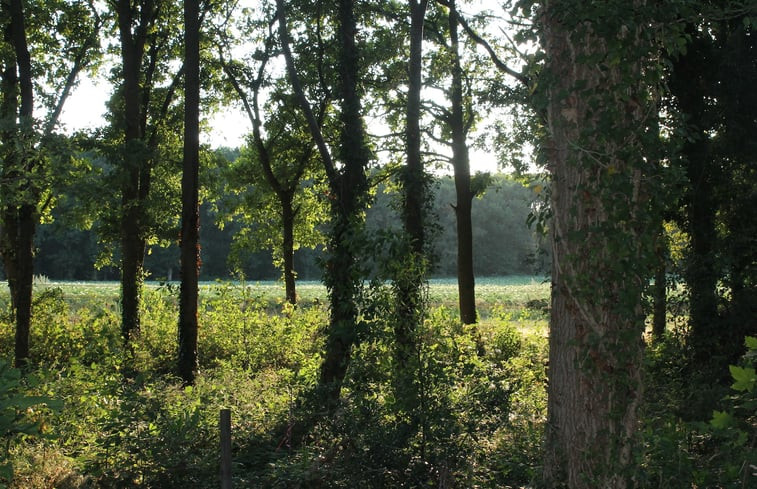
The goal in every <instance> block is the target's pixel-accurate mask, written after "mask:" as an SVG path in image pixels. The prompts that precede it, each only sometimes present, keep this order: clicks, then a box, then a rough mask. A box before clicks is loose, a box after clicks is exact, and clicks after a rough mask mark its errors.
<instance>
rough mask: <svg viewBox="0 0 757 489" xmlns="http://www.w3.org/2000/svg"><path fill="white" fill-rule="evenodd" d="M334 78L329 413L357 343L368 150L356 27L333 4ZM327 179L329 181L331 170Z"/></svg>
mask: <svg viewBox="0 0 757 489" xmlns="http://www.w3.org/2000/svg"><path fill="white" fill-rule="evenodd" d="M337 7H338V22H339V27H338V35H339V40H340V43H339V44H340V45H339V58H338V63H339V74H340V78H341V84H340V95H341V99H342V112H341V122H342V130H341V134H340V159H341V161H342V162H343V163H344V168H343V169H342V170H341V172H340V173H339V174H338V176H336V177H335V178H332V179H330V186H331V191H332V192H334V193H335V196H336V198H335V199H334V200H333V201H332V214H333V218H334V223H333V226H332V232H331V236H330V237H329V244H330V250H329V256H328V258H327V262H326V278H325V281H326V286H327V288H328V290H329V299H330V302H331V319H330V324H329V330H328V332H327V334H326V352H325V355H324V359H323V363H322V364H321V374H320V385H321V387H322V388H323V389H324V390H323V392H324V398H323V402H324V405H325V406H324V407H326V408H327V409H328V411H329V412H333V410H334V409H335V408H336V406H337V405H338V401H339V396H340V393H341V388H342V382H343V381H344V376H345V374H346V372H347V367H348V366H349V361H350V353H351V350H352V347H353V345H354V343H355V342H356V339H357V337H356V330H357V327H358V305H357V300H358V297H359V292H360V289H361V287H362V281H363V278H364V276H365V273H364V271H363V270H362V269H361V261H362V259H363V256H362V255H363V254H364V250H362V249H361V245H360V243H359V242H358V241H359V237H360V236H361V234H362V233H363V226H364V219H363V217H362V214H363V211H364V210H365V208H366V206H367V204H368V179H367V176H366V173H365V172H366V168H367V167H368V162H369V160H370V157H371V156H370V150H369V148H368V144H367V135H366V131H365V125H364V123H363V118H362V107H361V100H360V93H359V92H358V71H359V65H358V64H359V55H360V53H359V50H358V48H357V46H356V43H355V35H356V33H357V24H356V21H355V14H354V12H353V2H352V1H350V0H339V2H338V6H337ZM327 173H331V174H332V175H334V172H333V168H332V169H327Z"/></svg>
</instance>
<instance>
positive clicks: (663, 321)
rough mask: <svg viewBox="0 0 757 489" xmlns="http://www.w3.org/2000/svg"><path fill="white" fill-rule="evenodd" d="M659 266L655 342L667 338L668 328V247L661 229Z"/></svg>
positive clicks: (654, 297) (656, 288) (655, 305)
mask: <svg viewBox="0 0 757 489" xmlns="http://www.w3.org/2000/svg"><path fill="white" fill-rule="evenodd" d="M656 248H657V266H656V267H655V275H654V289H653V300H654V311H653V315H652V337H653V338H654V339H655V340H659V339H662V337H663V336H665V328H666V326H667V321H668V320H667V314H668V307H667V299H668V280H667V266H666V265H667V261H668V246H667V242H666V237H665V231H664V230H663V229H662V227H660V232H659V234H658V237H657V246H656Z"/></svg>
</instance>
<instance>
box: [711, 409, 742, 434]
mask: <svg viewBox="0 0 757 489" xmlns="http://www.w3.org/2000/svg"><path fill="white" fill-rule="evenodd" d="M735 421H736V420H735V418H734V417H733V415H732V414H730V413H727V412H725V411H713V412H712V419H711V420H710V425H712V427H713V428H717V429H721V430H723V429H726V428H728V427H730V426H733V425H734V423H735Z"/></svg>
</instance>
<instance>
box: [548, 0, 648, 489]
mask: <svg viewBox="0 0 757 489" xmlns="http://www.w3.org/2000/svg"><path fill="white" fill-rule="evenodd" d="M635 8H636V6H635V4H634V3H631V2H629V3H628V4H627V5H626V4H617V5H614V6H613V7H608V8H603V9H602V10H601V12H600V11H599V10H598V9H596V8H593V6H592V5H588V4H585V3H583V2H578V1H570V0H565V1H549V2H546V3H544V4H543V7H542V11H541V13H540V17H539V22H540V27H541V29H542V35H543V46H544V50H545V55H546V58H545V67H544V72H543V74H542V76H543V79H542V81H541V83H542V84H543V87H544V90H545V92H544V94H545V95H546V101H545V105H544V107H543V113H545V114H546V122H547V131H548V136H547V140H546V141H545V144H544V148H545V151H546V156H547V159H548V166H549V171H550V173H551V187H550V188H551V204H552V212H553V219H552V221H551V223H550V226H551V238H552V247H553V266H552V309H551V319H550V334H549V386H548V405H547V410H548V419H547V425H546V426H547V431H546V442H545V452H544V465H543V467H544V468H543V479H544V480H543V485H544V487H549V488H554V487H566V488H570V489H583V488H585V489H596V488H599V487H601V488H603V489H625V488H628V487H631V486H632V480H631V476H632V474H631V471H632V467H633V463H634V456H633V446H634V437H635V430H636V426H637V410H638V406H639V402H640V400H641V395H642V385H641V360H642V341H641V335H642V332H643V330H644V316H643V314H642V310H641V294H642V291H643V288H644V285H645V284H646V282H647V280H648V278H649V276H650V273H651V265H652V263H653V262H654V259H655V257H654V248H653V246H652V244H653V243H654V232H655V231H656V230H657V228H656V227H655V226H653V225H652V223H654V222H655V221H654V220H652V219H651V216H650V212H649V211H648V202H646V200H645V198H644V195H645V192H644V180H643V176H644V172H645V166H644V165H645V164H646V163H645V161H646V160H645V158H644V156H645V148H644V127H645V119H644V118H645V117H646V116H647V115H648V114H650V113H653V111H649V107H647V106H646V105H647V102H645V101H646V100H648V99H649V94H648V93H646V87H645V85H644V77H643V71H642V64H643V62H644V60H645V56H646V52H647V51H646V46H645V45H643V44H642V43H641V40H640V35H639V31H638V30H637V29H639V27H636V26H638V25H642V24H643V23H639V24H636V25H631V24H626V22H628V19H631V18H632V17H633V16H634V15H635V16H636V17H638V15H640V14H639V13H638V12H636V11H635V10H634V9H635ZM632 14H633V15H632ZM621 57H622V58H621ZM619 59H622V60H623V61H622V62H618V61H617V60H619Z"/></svg>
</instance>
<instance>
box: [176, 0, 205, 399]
mask: <svg viewBox="0 0 757 489" xmlns="http://www.w3.org/2000/svg"><path fill="white" fill-rule="evenodd" d="M199 169H200V4H199V0H184V165H183V169H182V178H181V295H180V298H179V375H180V376H181V378H182V380H183V381H184V383H185V384H188V385H191V384H193V383H194V380H195V373H196V371H197V329H198V328H197V301H198V280H199V273H200V205H199V187H200V183H199V171H200V170H199Z"/></svg>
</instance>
